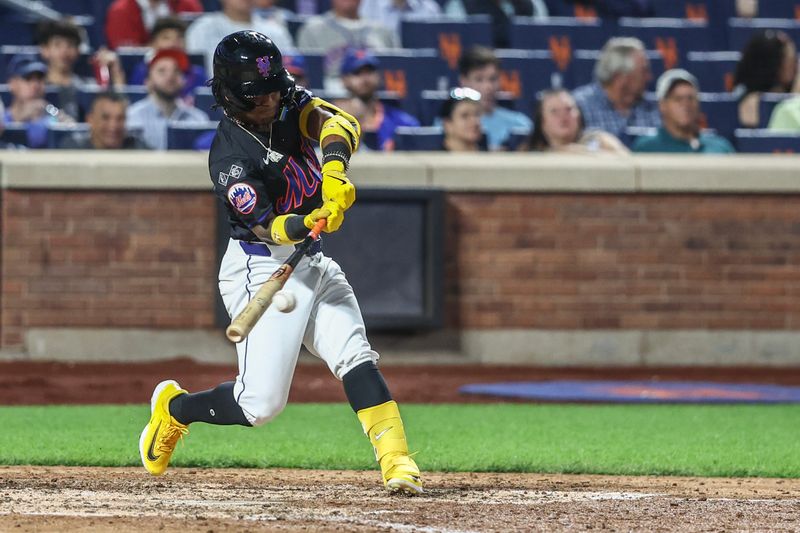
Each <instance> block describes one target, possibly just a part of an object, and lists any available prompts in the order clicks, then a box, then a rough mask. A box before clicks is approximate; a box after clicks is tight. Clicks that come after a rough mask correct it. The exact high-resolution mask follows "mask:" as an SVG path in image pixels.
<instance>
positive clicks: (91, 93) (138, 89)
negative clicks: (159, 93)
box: [78, 85, 147, 111]
mask: <svg viewBox="0 0 800 533" xmlns="http://www.w3.org/2000/svg"><path fill="white" fill-rule="evenodd" d="M106 90H107V89H104V88H102V87H87V88H86V89H83V90H81V91H79V92H78V107H80V108H81V109H85V110H87V111H88V110H89V109H91V107H92V102H93V101H94V97H95V96H97V93H101V92H104V91H106ZM119 92H121V93H122V94H124V95H125V97H126V98H127V99H128V102H129V103H131V104H132V103H134V102H138V101H139V100H141V99H142V98H144V97H146V96H147V89H146V88H145V87H142V86H139V85H126V86H125V87H124V88H123V89H122V90H121V91H119Z"/></svg>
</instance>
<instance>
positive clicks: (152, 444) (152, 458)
mask: <svg viewBox="0 0 800 533" xmlns="http://www.w3.org/2000/svg"><path fill="white" fill-rule="evenodd" d="M159 429H161V422H159V423H158V426H156V430H155V432H154V433H153V439H152V440H151V441H150V449H148V450H147V460H148V461H158V459H159V458H160V457H161V456H160V455H153V448H155V446H156V436H157V435H158V430H159Z"/></svg>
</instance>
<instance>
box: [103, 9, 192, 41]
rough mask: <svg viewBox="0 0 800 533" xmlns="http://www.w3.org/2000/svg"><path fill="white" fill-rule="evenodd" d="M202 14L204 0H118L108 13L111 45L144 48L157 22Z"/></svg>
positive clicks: (107, 36)
mask: <svg viewBox="0 0 800 533" xmlns="http://www.w3.org/2000/svg"><path fill="white" fill-rule="evenodd" d="M202 11H203V5H202V4H201V3H200V0H114V2H112V4H111V5H110V6H109V7H108V13H107V14H106V39H107V40H108V46H110V47H111V48H117V47H119V46H144V45H145V43H147V40H148V38H149V36H150V32H151V31H152V30H153V26H155V23H156V20H158V19H160V18H162V17H168V16H170V15H176V14H179V13H200V12H202Z"/></svg>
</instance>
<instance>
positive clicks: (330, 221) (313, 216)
mask: <svg viewBox="0 0 800 533" xmlns="http://www.w3.org/2000/svg"><path fill="white" fill-rule="evenodd" d="M321 218H324V219H326V220H327V223H326V224H325V229H323V230H322V231H324V232H325V233H333V232H334V231H337V230H338V229H339V228H340V227H341V226H342V222H344V210H343V209H342V208H341V207H339V204H337V203H335V202H332V201H327V202H325V203H324V204H322V207H320V208H318V209H314V210H313V211H312V212H311V213H309V214H308V215H306V217H305V218H304V219H303V223H304V224H305V226H306V227H307V228H308V229H311V228H313V227H314V223H315V222H316V221H317V220H319V219H321Z"/></svg>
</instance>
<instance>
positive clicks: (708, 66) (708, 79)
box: [685, 52, 741, 93]
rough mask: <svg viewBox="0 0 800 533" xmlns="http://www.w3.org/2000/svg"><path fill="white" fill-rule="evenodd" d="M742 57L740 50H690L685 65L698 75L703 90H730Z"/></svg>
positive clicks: (715, 91) (720, 91) (719, 91)
mask: <svg viewBox="0 0 800 533" xmlns="http://www.w3.org/2000/svg"><path fill="white" fill-rule="evenodd" d="M740 57H741V53H739V52H689V55H688V57H687V61H686V65H685V67H686V70H688V71H689V72H691V73H692V74H694V75H695V76H697V81H699V82H700V90H701V91H704V92H709V93H711V92H713V93H722V92H730V91H732V90H733V76H734V73H735V72H736V64H737V63H738V62H739V58H740Z"/></svg>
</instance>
